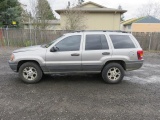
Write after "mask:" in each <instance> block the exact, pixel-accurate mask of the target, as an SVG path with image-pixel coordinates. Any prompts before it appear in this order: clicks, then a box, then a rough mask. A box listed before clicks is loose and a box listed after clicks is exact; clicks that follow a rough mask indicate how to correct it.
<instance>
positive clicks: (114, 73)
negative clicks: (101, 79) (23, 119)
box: [107, 67, 121, 81]
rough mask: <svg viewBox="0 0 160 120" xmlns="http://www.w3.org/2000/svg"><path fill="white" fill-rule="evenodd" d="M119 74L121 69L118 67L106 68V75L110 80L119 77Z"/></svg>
mask: <svg viewBox="0 0 160 120" xmlns="http://www.w3.org/2000/svg"><path fill="white" fill-rule="evenodd" d="M120 76H121V71H120V70H119V69H118V68H116V67H112V68H110V69H109V70H108V73H107V77H108V78H109V79H110V80H112V81H116V80H118V79H119V78H120Z"/></svg>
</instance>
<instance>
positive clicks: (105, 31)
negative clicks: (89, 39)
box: [75, 30, 128, 33]
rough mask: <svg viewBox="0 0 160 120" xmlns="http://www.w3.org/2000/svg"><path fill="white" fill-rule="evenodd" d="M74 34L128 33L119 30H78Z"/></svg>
mask: <svg viewBox="0 0 160 120" xmlns="http://www.w3.org/2000/svg"><path fill="white" fill-rule="evenodd" d="M75 32H120V33H128V32H126V31H121V30H78V31H75Z"/></svg>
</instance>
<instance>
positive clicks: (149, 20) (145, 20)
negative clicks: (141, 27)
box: [135, 16, 160, 23]
mask: <svg viewBox="0 0 160 120" xmlns="http://www.w3.org/2000/svg"><path fill="white" fill-rule="evenodd" d="M135 23H160V20H159V19H157V18H155V17H152V16H146V17H144V18H142V19H140V20H137V21H136V22H135Z"/></svg>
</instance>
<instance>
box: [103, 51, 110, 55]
mask: <svg viewBox="0 0 160 120" xmlns="http://www.w3.org/2000/svg"><path fill="white" fill-rule="evenodd" d="M102 55H110V52H103V53H102Z"/></svg>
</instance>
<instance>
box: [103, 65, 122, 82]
mask: <svg viewBox="0 0 160 120" xmlns="http://www.w3.org/2000/svg"><path fill="white" fill-rule="evenodd" d="M123 77H124V69H123V67H122V66H121V65H120V64H118V63H109V64H108V65H106V66H105V67H104V69H103V71H102V78H103V80H104V81H105V82H106V83H109V84H118V83H120V82H121V81H122V80H123Z"/></svg>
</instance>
